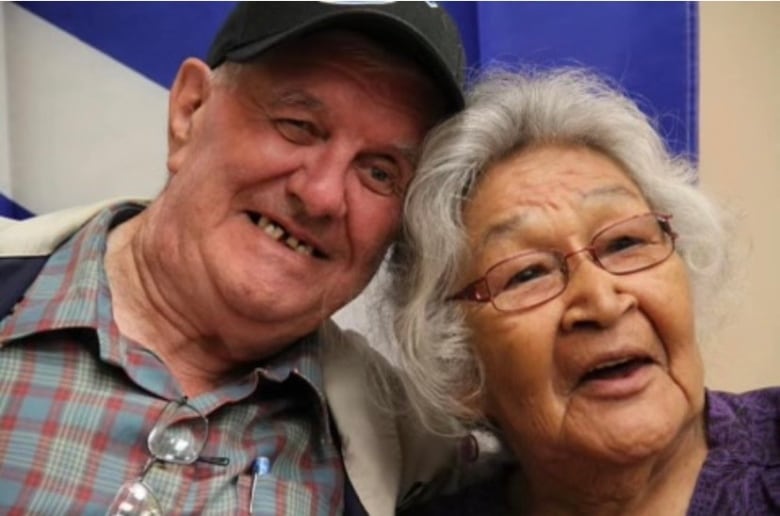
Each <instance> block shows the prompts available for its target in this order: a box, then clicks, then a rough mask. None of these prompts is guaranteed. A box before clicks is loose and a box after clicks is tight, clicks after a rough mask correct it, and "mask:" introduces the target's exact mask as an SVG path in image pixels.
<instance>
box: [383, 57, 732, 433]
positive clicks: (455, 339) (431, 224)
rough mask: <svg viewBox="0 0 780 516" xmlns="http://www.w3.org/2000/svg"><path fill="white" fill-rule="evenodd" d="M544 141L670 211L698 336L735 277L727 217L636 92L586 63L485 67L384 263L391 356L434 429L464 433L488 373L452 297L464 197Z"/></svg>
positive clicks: (435, 142)
mask: <svg viewBox="0 0 780 516" xmlns="http://www.w3.org/2000/svg"><path fill="white" fill-rule="evenodd" d="M547 143H555V144H572V145H585V146H588V147H589V148H592V149H595V150H597V151H599V152H602V153H604V154H605V155H608V156H610V157H611V158H613V159H614V160H616V162H617V163H619V164H620V165H622V167H623V168H624V169H625V172H626V173H627V174H628V176H630V177H631V178H632V179H633V181H634V182H635V183H636V184H637V186H638V187H639V189H640V190H641V191H642V193H643V194H644V196H645V198H646V200H647V201H648V203H649V204H650V206H651V208H652V209H653V210H655V211H659V212H664V213H672V214H673V215H674V219H673V220H672V225H673V228H674V230H675V231H676V232H677V233H678V234H679V238H678V240H677V250H678V252H679V253H680V255H681V256H682V258H683V260H684V261H685V263H686V265H687V267H688V270H689V276H690V280H691V284H692V288H693V292H694V303H695V314H696V315H695V316H696V327H697V334H698V337H699V339H702V338H703V337H704V336H705V335H708V334H709V332H710V331H711V330H713V329H714V328H715V326H716V323H717V322H718V321H719V319H720V316H721V314H723V311H724V310H725V307H726V303H725V296H724V295H723V294H726V295H727V294H728V289H725V288H723V287H724V285H725V284H726V283H728V280H730V279H732V278H733V274H732V262H733V259H732V253H731V248H732V247H731V246H730V245H729V243H730V231H731V230H730V227H731V223H730V222H729V220H730V219H729V217H728V216H727V214H726V212H725V211H724V210H722V209H721V208H720V207H718V206H717V205H716V203H715V202H713V201H712V200H710V199H709V198H708V197H707V196H706V195H704V194H703V193H702V192H701V191H700V190H699V189H698V188H697V187H696V185H695V180H696V171H695V169H694V167H693V166H692V164H691V163H690V162H689V161H688V160H686V159H684V158H681V157H675V156H672V155H670V153H669V152H668V151H667V149H666V146H665V145H664V142H663V140H662V139H661V137H660V136H659V134H658V132H657V131H656V129H655V128H654V126H653V124H652V123H651V122H650V120H649V119H648V117H647V116H645V115H644V114H643V113H642V112H641V111H640V110H639V108H638V107H637V106H636V104H635V103H634V102H633V101H632V100H630V99H629V98H628V97H627V96H626V95H624V94H623V93H622V92H620V90H619V89H618V88H616V87H614V86H612V85H610V84H609V83H607V82H606V81H605V80H604V79H602V78H600V77H598V76H596V75H595V74H593V73H591V72H588V71H585V70H582V69H558V70H550V71H525V72H517V71H506V70H500V69H496V70H493V71H489V72H485V73H484V74H483V76H482V77H481V78H480V79H479V80H478V81H477V82H476V84H475V85H474V86H473V87H472V89H471V91H470V93H469V94H468V96H467V107H466V109H465V110H464V111H463V112H462V113H460V114H459V115H457V116H455V117H453V118H452V119H450V120H448V121H447V122H445V123H443V124H442V125H440V126H439V127H438V128H437V129H435V130H434V131H433V132H432V133H431V134H430V135H429V137H428V139H427V140H426V144H425V147H424V150H423V153H422V156H421V161H420V164H419V168H418V170H417V173H416V176H415V178H414V180H413V181H412V183H411V185H410V187H409V190H408V192H407V196H406V204H405V222H404V227H403V233H402V235H401V237H400V240H399V242H398V243H397V245H396V246H395V247H394V250H393V254H392V256H391V259H390V263H389V273H390V274H389V276H388V287H389V298H390V300H391V307H392V310H393V330H394V337H395V340H396V342H397V346H398V347H397V357H395V358H396V360H397V361H398V363H399V365H400V368H401V371H402V374H403V376H404V378H405V381H404V388H405V389H406V391H407V393H408V394H409V395H410V399H411V401H412V405H413V408H414V410H415V412H416V413H417V415H418V416H419V417H421V418H422V420H423V421H424V422H425V423H426V425H427V426H428V427H429V428H431V429H434V430H436V431H439V432H445V431H446V432H448V433H451V432H452V429H453V425H455V426H454V428H456V429H457V430H464V429H465V428H466V427H467V426H468V425H469V424H471V423H475V422H479V421H480V420H481V418H482V417H483V416H482V415H481V414H480V412H479V410H478V406H477V405H478V403H477V401H478V400H479V397H480V393H481V389H482V386H483V384H484V381H483V371H482V368H481V365H480V363H479V361H478V360H477V358H476V356H475V354H474V353H473V352H472V348H471V345H470V343H469V332H468V330H467V328H466V327H465V325H464V321H463V314H462V312H461V310H460V309H459V303H453V302H448V301H447V297H448V296H449V295H450V294H452V292H453V291H454V288H455V286H456V281H457V280H458V277H457V271H458V270H459V266H460V264H461V263H462V261H463V260H465V259H467V257H468V254H467V253H468V252H469V250H468V249H467V246H466V237H465V230H464V226H463V220H462V217H461V213H462V209H463V203H464V202H465V201H466V200H467V199H469V197H470V196H471V195H472V194H473V192H474V186H475V184H476V183H477V181H478V178H479V176H480V174H482V173H483V172H485V171H486V170H487V169H488V168H490V166H491V165H492V164H494V163H496V162H497V161H500V160H502V159H504V158H506V157H508V156H509V155H511V154H514V153H517V152H518V151H520V150H522V149H525V148H528V147H531V146H538V145H544V144H547Z"/></svg>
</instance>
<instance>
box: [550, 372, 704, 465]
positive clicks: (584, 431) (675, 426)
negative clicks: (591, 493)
mask: <svg viewBox="0 0 780 516" xmlns="http://www.w3.org/2000/svg"><path fill="white" fill-rule="evenodd" d="M654 372H655V373H657V372H659V370H658V368H655V371H652V368H650V369H648V370H645V371H644V372H640V374H639V375H637V376H636V377H632V378H624V379H617V380H615V381H611V382H603V381H599V382H596V383H593V384H590V385H584V386H581V388H580V389H577V390H575V391H574V392H573V396H572V398H571V400H570V403H569V409H568V411H567V422H566V423H567V424H566V425H565V426H566V427H567V428H568V429H569V431H568V432H567V434H568V438H567V440H570V441H571V442H579V443H582V445H583V446H584V447H586V448H588V449H589V452H590V453H588V455H591V454H592V455H597V456H601V457H603V458H608V459H609V460H611V461H612V462H618V463H630V462H633V461H637V460H642V459H644V458H647V457H650V456H652V455H655V454H659V453H663V452H664V450H665V449H667V448H668V447H669V446H671V445H672V444H673V442H674V441H675V440H676V439H677V437H678V436H679V435H680V434H681V433H682V432H684V430H685V428H686V427H687V426H688V425H689V424H690V422H691V420H692V419H693V418H695V417H696V414H695V412H696V407H692V406H690V404H689V402H688V398H687V397H686V396H684V395H683V393H682V392H681V391H680V389H679V388H678V386H677V385H676V384H674V383H673V382H669V381H668V380H666V379H664V378H659V377H655V378H653V376H654Z"/></svg>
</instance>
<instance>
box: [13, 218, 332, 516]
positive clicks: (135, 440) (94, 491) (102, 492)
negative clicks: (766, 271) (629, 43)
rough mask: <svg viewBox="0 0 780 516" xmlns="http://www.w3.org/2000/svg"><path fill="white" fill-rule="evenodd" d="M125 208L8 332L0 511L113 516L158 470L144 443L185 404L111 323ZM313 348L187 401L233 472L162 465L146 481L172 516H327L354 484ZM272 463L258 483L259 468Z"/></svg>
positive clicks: (77, 249)
mask: <svg viewBox="0 0 780 516" xmlns="http://www.w3.org/2000/svg"><path fill="white" fill-rule="evenodd" d="M138 210H140V208H139V207H135V206H131V205H123V206H117V207H115V208H113V209H110V210H106V211H105V212H103V213H101V214H100V215H99V216H97V217H96V218H94V219H93V220H92V221H90V223H89V224H87V225H86V226H85V227H84V228H82V229H81V230H80V231H79V232H78V233H76V234H75V235H74V236H73V237H72V238H71V239H70V240H68V241H67V242H66V243H65V244H64V245H63V246H62V247H60V248H59V249H58V250H57V251H56V252H55V253H54V254H53V255H52V256H51V257H50V259H49V260H48V262H47V263H46V265H45V267H44V269H43V271H42V272H41V274H40V275H39V277H38V278H37V279H36V281H35V282H34V283H33V285H32V286H31V287H30V289H29V290H28V291H27V293H26V294H25V296H24V298H23V299H22V301H21V302H20V303H19V304H18V305H17V306H16V308H15V309H14V311H13V313H12V314H11V315H9V316H8V317H6V318H5V319H4V320H2V321H0V513H2V514H8V515H14V514H19V515H21V514H25V515H27V514H98V515H103V514H105V510H106V508H107V507H108V505H109V504H110V503H111V500H112V499H113V498H114V496H115V495H116V493H117V492H118V490H119V487H120V486H121V485H122V484H123V483H124V482H126V481H128V480H132V479H133V478H136V477H138V476H139V475H140V474H141V472H142V471H143V469H144V466H145V465H146V464H147V462H149V459H150V458H151V455H150V453H149V451H148V449H147V444H146V441H147V436H148V434H149V431H150V430H151V429H152V427H153V426H154V425H155V423H156V421H157V419H158V417H159V415H160V413H161V411H162V410H163V408H164V407H165V406H166V404H168V403H169V401H171V400H177V399H180V398H181V397H182V393H181V391H180V389H179V387H178V385H177V383H176V382H175V380H174V379H173V377H172V376H171V375H170V373H169V371H168V370H167V368H166V367H165V365H164V364H163V363H162V362H161V361H160V360H159V359H158V358H157V357H156V356H155V355H154V354H153V353H152V352H150V351H148V350H147V349H146V348H144V347H143V346H141V345H139V344H138V343H136V342H133V341H132V340H130V339H127V338H125V337H124V336H122V335H121V334H120V333H119V330H118V328H117V326H116V324H115V322H114V321H113V318H112V309H111V295H110V291H109V289H108V280H107V278H106V273H105V270H104V267H103V258H104V255H105V248H106V237H107V234H108V231H109V230H110V227H111V226H112V224H114V223H116V221H117V220H122V219H120V217H121V218H123V219H124V218H127V217H128V216H132V215H133V214H134V213H135V212H137V211H138ZM318 349H319V346H318V342H317V340H316V338H315V337H313V336H311V337H308V338H304V339H302V340H301V341H300V342H299V343H297V344H296V345H294V346H292V347H291V348H289V349H287V350H286V351H285V352H283V353H281V354H280V355H278V356H276V357H274V358H273V359H271V360H268V361H266V362H264V363H262V364H258V366H257V367H256V369H255V370H253V371H252V372H250V373H248V374H245V375H244V376H242V377H238V378H234V379H232V380H230V381H229V382H227V383H226V384H224V385H223V386H221V387H220V388H218V389H217V390H214V391H212V392H208V393H205V394H203V395H200V396H198V397H196V398H193V399H190V400H189V402H190V404H191V405H193V406H194V407H195V408H197V409H198V410H199V411H200V412H201V413H202V414H204V415H205V416H206V418H207V419H208V423H209V434H208V440H207V443H206V446H205V448H204V449H203V451H202V455H204V456H206V455H208V456H220V457H227V458H228V459H229V460H230V462H229V464H228V465H227V466H219V465H211V464H205V463H201V462H196V463H194V464H191V465H177V464H170V463H163V462H159V461H158V462H155V463H154V464H153V466H152V467H151V468H150V469H149V471H148V472H147V473H146V475H145V476H144V482H145V483H146V485H148V486H149V488H150V489H151V491H152V493H153V494H154V496H155V498H156V499H157V500H158V501H159V503H160V505H161V507H162V509H163V511H164V513H166V514H219V515H223V514H246V513H248V512H249V510H250V507H249V504H250V499H251V500H253V501H254V506H253V507H252V508H251V512H252V513H253V514H256V515H266V514H277V515H282V514H290V515H301V514H310V515H329V514H341V512H342V510H343V491H344V472H343V465H342V462H341V457H340V456H339V452H338V447H337V445H336V443H335V442H334V439H333V435H331V431H330V422H329V416H328V411H327V406H326V403H325V399H324V395H323V389H322V371H321V367H320V363H319V360H318ZM257 457H268V458H269V459H270V471H269V472H268V474H265V475H263V476H261V477H258V479H257V480H258V481H257V482H256V483H254V490H255V492H254V496H251V493H250V490H251V489H252V486H253V482H252V472H251V465H252V462H253V460H254V459H255V458H257Z"/></svg>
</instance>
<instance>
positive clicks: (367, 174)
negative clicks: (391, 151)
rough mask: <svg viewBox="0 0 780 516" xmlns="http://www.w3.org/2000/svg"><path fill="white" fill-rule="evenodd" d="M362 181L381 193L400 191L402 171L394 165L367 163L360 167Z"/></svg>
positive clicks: (388, 193) (390, 193)
mask: <svg viewBox="0 0 780 516" xmlns="http://www.w3.org/2000/svg"><path fill="white" fill-rule="evenodd" d="M359 173H360V180H361V182H362V183H363V184H364V185H365V186H366V187H367V188H368V189H369V190H371V191H373V192H376V193H378V194H380V195H392V194H394V193H397V192H398V189H399V186H400V185H399V176H400V172H399V171H398V170H397V168H395V167H394V166H393V165H390V164H388V165H372V164H366V165H364V166H361V167H360V168H359Z"/></svg>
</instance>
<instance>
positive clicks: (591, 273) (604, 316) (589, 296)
mask: <svg viewBox="0 0 780 516" xmlns="http://www.w3.org/2000/svg"><path fill="white" fill-rule="evenodd" d="M586 250H587V251H589V249H583V250H581V251H578V252H577V253H576V257H575V256H573V255H570V258H569V260H568V263H569V265H570V269H569V282H568V285H567V286H566V290H565V291H564V293H563V296H564V300H565V303H566V309H565V312H564V315H563V320H562V321H561V324H562V326H563V328H564V330H566V331H571V330H574V329H576V328H578V327H595V328H607V327H609V326H611V325H612V324H614V323H615V322H616V321H617V320H618V319H619V318H620V317H621V316H622V315H623V314H624V313H626V312H627V311H629V310H631V309H632V308H633V307H635V306H636V305H637V299H636V297H635V296H634V295H633V294H631V293H630V292H628V291H627V290H626V289H624V288H623V285H624V283H625V281H626V279H625V277H623V276H616V275H614V274H611V273H609V272H607V271H606V270H604V269H603V268H602V267H601V265H600V264H599V263H598V262H597V261H596V259H595V257H594V256H593V254H592V253H591V252H588V253H583V252H582V251H586Z"/></svg>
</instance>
